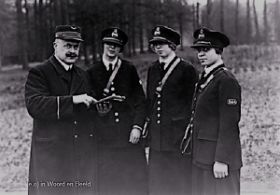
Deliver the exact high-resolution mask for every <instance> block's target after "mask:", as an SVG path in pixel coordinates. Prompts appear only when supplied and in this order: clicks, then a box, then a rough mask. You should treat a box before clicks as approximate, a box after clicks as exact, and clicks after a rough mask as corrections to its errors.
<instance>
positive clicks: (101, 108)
mask: <svg viewBox="0 0 280 195" xmlns="http://www.w3.org/2000/svg"><path fill="white" fill-rule="evenodd" d="M96 109H97V111H98V113H99V115H100V116H105V115H106V114H107V113H108V112H110V110H111V109H112V103H111V102H109V101H105V102H101V103H97V104H96Z"/></svg>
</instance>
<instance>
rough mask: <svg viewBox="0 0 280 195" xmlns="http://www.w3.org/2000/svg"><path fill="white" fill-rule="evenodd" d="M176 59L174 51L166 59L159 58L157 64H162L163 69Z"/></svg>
mask: <svg viewBox="0 0 280 195" xmlns="http://www.w3.org/2000/svg"><path fill="white" fill-rule="evenodd" d="M175 57H176V54H175V52H174V51H172V52H171V54H170V55H169V56H168V57H167V58H159V63H164V69H166V68H167V67H168V65H169V64H170V62H171V61H172V60H173V59H174V58H175Z"/></svg>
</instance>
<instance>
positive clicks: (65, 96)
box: [25, 56, 95, 195]
mask: <svg viewBox="0 0 280 195" xmlns="http://www.w3.org/2000/svg"><path fill="white" fill-rule="evenodd" d="M89 90H90V88H89V86H88V81H87V75H86V73H85V72H84V71H83V70H82V69H80V68H79V67H77V66H73V68H72V70H71V71H69V72H67V71H66V70H65V69H64V68H63V67H62V65H61V64H60V63H59V62H58V60H57V59H56V58H55V57H54V56H52V57H50V58H49V59H48V60H47V61H46V62H44V63H43V64H41V65H39V66H37V67H34V68H32V69H31V70H30V72H29V74H28V78H27V82H26V85H25V102H26V107H27V110H28V112H29V114H30V115H31V116H32V118H33V119H34V123H33V134H32V144H31V157H30V169H29V184H28V188H29V194H30V195H35V194H36V195H45V194H46V195H49V194H52V195H53V194H55V195H56V194H79V192H83V193H82V194H87V192H92V190H93V189H94V166H93V165H94V164H95V163H94V162H93V159H94V149H95V146H94V144H95V142H94V136H95V135H94V131H93V125H92V124H91V122H90V118H89V116H90V115H89V114H88V111H87V108H86V106H85V105H84V104H79V105H74V104H73V100H72V96H73V95H77V94H84V93H89V92H90V91H89ZM89 165H90V166H91V167H89ZM51 182H54V183H51ZM82 182H84V183H83V185H82ZM52 184H53V185H56V186H51V185H52ZM58 186H59V187H58Z"/></svg>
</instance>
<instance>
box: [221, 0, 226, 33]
mask: <svg viewBox="0 0 280 195" xmlns="http://www.w3.org/2000/svg"><path fill="white" fill-rule="evenodd" d="M220 1H221V7H220V13H221V16H220V29H221V32H225V27H224V17H225V16H224V9H225V8H224V0H220Z"/></svg>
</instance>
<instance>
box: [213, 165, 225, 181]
mask: <svg viewBox="0 0 280 195" xmlns="http://www.w3.org/2000/svg"><path fill="white" fill-rule="evenodd" d="M213 173H214V177H215V178H225V177H226V176H228V165H227V164H225V163H221V162H215V163H214V166H213Z"/></svg>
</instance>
